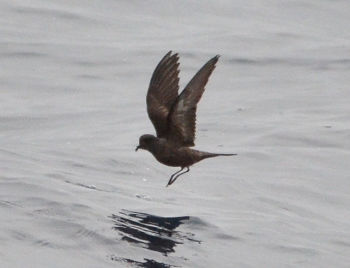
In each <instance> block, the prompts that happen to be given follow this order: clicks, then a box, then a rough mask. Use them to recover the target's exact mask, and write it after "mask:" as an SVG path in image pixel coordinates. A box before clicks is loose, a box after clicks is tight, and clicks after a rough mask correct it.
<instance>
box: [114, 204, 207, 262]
mask: <svg viewBox="0 0 350 268" xmlns="http://www.w3.org/2000/svg"><path fill="white" fill-rule="evenodd" d="M110 218H111V219H112V220H113V223H114V226H113V229H114V230H116V231H118V233H119V235H121V236H122V240H124V241H127V242H129V243H130V244H133V245H136V246H140V247H143V248H146V249H148V250H151V251H156V252H160V253H162V254H163V255H164V256H167V255H168V254H169V253H174V252H175V247H176V246H177V245H180V244H184V243H186V242H196V243H201V241H200V240H196V239H194V238H193V237H194V234H192V233H188V232H186V233H184V232H180V231H176V228H177V227H179V226H180V225H181V224H184V223H186V221H189V220H190V217H189V216H181V217H160V216H155V215H150V214H147V213H141V212H134V211H128V210H122V211H121V212H119V213H118V214H113V215H111V216H110ZM114 260H120V261H124V262H128V263H132V264H134V265H135V266H137V267H163V268H166V267H176V266H173V265H169V264H164V263H159V262H156V261H155V260H150V259H146V258H145V259H144V260H145V262H138V261H134V260H130V259H126V258H117V257H115V258H114Z"/></svg>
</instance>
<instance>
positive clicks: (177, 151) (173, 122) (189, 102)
mask: <svg viewBox="0 0 350 268" xmlns="http://www.w3.org/2000/svg"><path fill="white" fill-rule="evenodd" d="M218 59H219V56H215V57H214V58H212V59H211V60H209V61H208V62H207V63H206V64H205V65H204V66H203V67H202V68H201V69H200V70H199V71H198V72H197V74H196V75H195V76H194V77H193V78H192V80H191V81H190V82H189V83H188V85H187V86H186V87H185V89H184V90H183V91H182V92H181V94H180V95H178V88H179V85H178V84H179V78H178V74H179V70H178V66H179V63H178V55H177V54H174V55H171V51H170V52H168V53H167V54H166V55H165V56H164V57H163V59H162V60H161V61H160V62H159V64H158V66H157V67H156V69H155V70H154V72H153V75H152V78H151V82H150V85H149V89H148V93H147V112H148V115H149V117H150V119H151V121H152V123H153V125H154V127H155V129H156V132H157V136H154V135H151V134H145V135H142V136H141V137H140V140H139V145H138V146H137V148H136V150H137V149H139V148H140V149H144V150H147V151H149V152H150V153H152V154H153V156H154V157H155V158H156V159H157V160H158V161H159V162H160V163H162V164H164V165H167V166H172V167H181V170H180V171H178V172H176V173H174V174H173V175H172V176H171V177H170V180H169V182H168V185H170V184H172V183H173V182H174V181H175V180H176V179H177V178H178V177H179V176H180V175H182V174H184V173H186V172H188V171H189V167H190V166H192V165H193V164H195V163H197V162H199V161H201V160H203V159H205V158H210V157H216V156H221V155H222V156H229V155H235V154H216V153H208V152H203V151H198V150H194V149H191V148H190V147H191V146H194V139H195V130H196V110H197V103H198V102H199V100H200V98H201V96H202V94H203V92H204V87H205V85H206V83H207V81H208V79H209V76H210V74H211V73H212V71H213V70H214V68H215V64H216V62H217V61H218ZM184 168H187V170H186V171H185V172H183V173H180V172H181V171H182V170H183V169H184Z"/></svg>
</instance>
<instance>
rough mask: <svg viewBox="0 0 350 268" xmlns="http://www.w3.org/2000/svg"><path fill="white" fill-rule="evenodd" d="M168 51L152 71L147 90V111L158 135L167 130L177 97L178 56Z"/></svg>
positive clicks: (164, 133)
mask: <svg viewBox="0 0 350 268" xmlns="http://www.w3.org/2000/svg"><path fill="white" fill-rule="evenodd" d="M171 54H172V52H171V51H169V52H168V53H167V54H166V55H165V56H164V57H163V58H162V60H161V61H160V62H159V63H158V65H157V67H156V69H155V70H154V72H153V75H152V78H151V81H150V85H149V88H148V92H147V98H146V101H147V112H148V116H149V118H150V119H151V121H152V123H153V125H154V128H155V129H156V132H157V136H158V137H164V136H166V134H167V131H168V117H169V113H170V110H171V107H172V106H173V104H174V103H175V100H176V98H177V97H178V90H179V69H178V68H179V63H178V60H179V56H178V54H177V53H176V54H173V55H171Z"/></svg>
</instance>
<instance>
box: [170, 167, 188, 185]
mask: <svg viewBox="0 0 350 268" xmlns="http://www.w3.org/2000/svg"><path fill="white" fill-rule="evenodd" d="M183 169H184V168H183V167H182V168H181V169H180V170H179V171H176V172H175V173H174V174H173V175H171V176H170V180H169V181H168V184H167V185H166V187H168V186H169V185H170V184H172V183H173V182H172V179H173V178H174V176H175V175H177V174H179V173H180V172H181V171H183Z"/></svg>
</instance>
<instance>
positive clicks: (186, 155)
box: [146, 134, 232, 167]
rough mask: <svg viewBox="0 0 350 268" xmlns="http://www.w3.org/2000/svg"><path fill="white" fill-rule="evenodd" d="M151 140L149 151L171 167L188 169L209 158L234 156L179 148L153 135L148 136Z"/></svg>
mask: <svg viewBox="0 0 350 268" xmlns="http://www.w3.org/2000/svg"><path fill="white" fill-rule="evenodd" d="M146 135H147V137H146V138H149V139H150V141H149V146H148V148H147V150H148V151H149V152H150V153H151V154H153V156H154V157H155V158H156V159H157V160H158V161H159V162H160V163H162V164H164V165H167V166H171V167H188V166H192V165H193V164H195V163H197V162H199V161H201V160H203V159H205V158H209V157H215V156H220V155H232V154H215V153H209V152H203V151H198V150H194V149H191V148H189V147H185V146H181V147H179V146H177V145H176V144H172V143H169V142H168V141H167V140H166V139H164V138H160V139H159V138H157V137H155V136H153V135H150V134H146Z"/></svg>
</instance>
